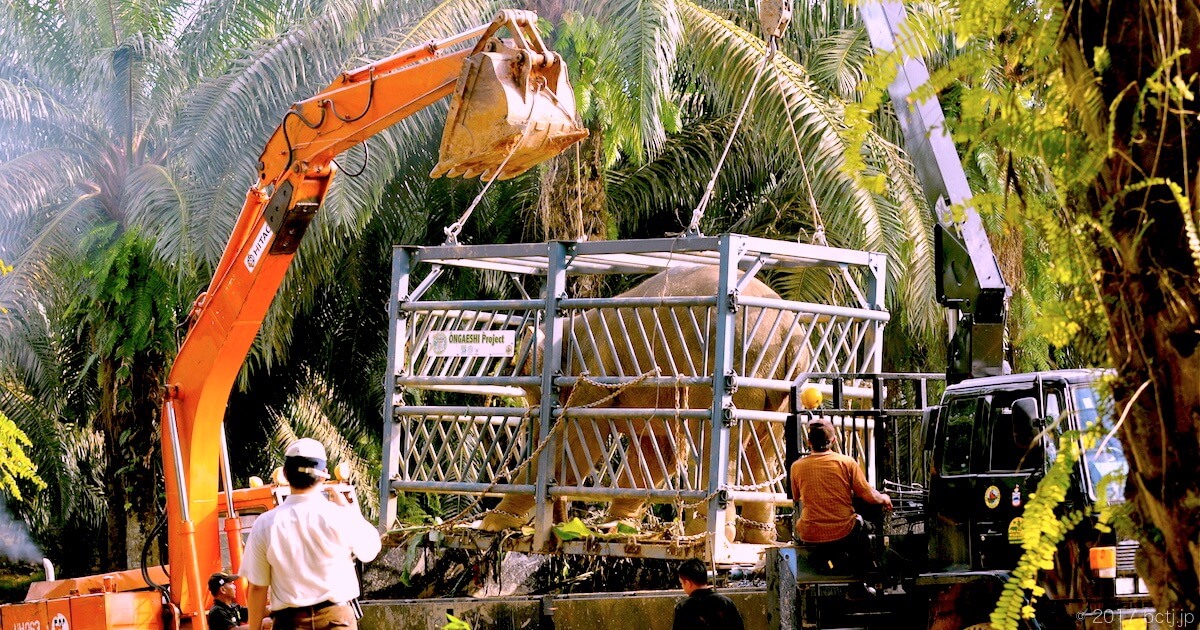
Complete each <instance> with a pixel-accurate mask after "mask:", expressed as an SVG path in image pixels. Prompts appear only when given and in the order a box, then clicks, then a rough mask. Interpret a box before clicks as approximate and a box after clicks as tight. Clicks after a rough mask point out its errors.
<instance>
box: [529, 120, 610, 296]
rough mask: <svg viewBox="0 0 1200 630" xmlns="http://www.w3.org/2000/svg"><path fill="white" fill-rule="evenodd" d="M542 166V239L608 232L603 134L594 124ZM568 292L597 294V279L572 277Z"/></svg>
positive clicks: (597, 237) (597, 236) (590, 237)
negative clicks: (573, 142)
mask: <svg viewBox="0 0 1200 630" xmlns="http://www.w3.org/2000/svg"><path fill="white" fill-rule="evenodd" d="M588 132H589V133H590V135H589V136H588V137H587V138H586V139H584V140H583V141H582V142H580V143H579V144H577V145H575V147H573V148H571V149H568V150H567V152H566V153H564V154H562V155H560V156H558V157H556V158H554V159H553V160H550V161H549V162H548V163H547V165H546V167H545V168H544V169H543V170H542V177H541V195H540V197H539V199H538V215H539V217H540V219H541V223H542V233H543V237H544V238H545V239H546V240H548V241H549V240H564V241H603V240H607V238H608V236H609V232H610V223H611V217H610V216H609V214H608V197H607V195H606V194H605V190H604V135H603V133H602V132H601V130H600V129H599V128H598V127H597V128H593V129H589V130H588ZM574 280H575V282H574V286H572V287H571V288H570V290H571V294H572V295H574V296H577V297H588V296H593V295H596V294H597V291H598V290H599V288H600V284H601V279H600V278H598V277H596V276H580V277H577V278H575V279H574Z"/></svg>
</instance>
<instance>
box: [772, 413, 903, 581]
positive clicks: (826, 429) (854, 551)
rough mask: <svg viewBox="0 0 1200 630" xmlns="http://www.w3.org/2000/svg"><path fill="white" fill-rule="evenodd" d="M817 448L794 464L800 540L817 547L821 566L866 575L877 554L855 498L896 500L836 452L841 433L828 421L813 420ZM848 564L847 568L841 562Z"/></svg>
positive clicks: (811, 439)
mask: <svg viewBox="0 0 1200 630" xmlns="http://www.w3.org/2000/svg"><path fill="white" fill-rule="evenodd" d="M808 443H809V445H811V446H812V449H813V452H812V453H810V454H808V455H807V456H806V457H802V458H800V459H798V460H796V462H795V463H794V464H792V469H791V477H792V499H793V500H795V501H796V503H797V508H796V513H797V514H799V515H800V519H799V521H798V522H797V523H796V538H797V539H799V540H800V541H802V542H803V543H804V544H805V545H806V546H808V547H810V548H811V549H812V556H810V557H812V558H813V559H815V560H818V564H820V565H825V564H828V566H829V568H830V569H832V570H834V571H838V570H841V571H848V572H849V573H851V574H852V575H855V576H857V577H865V575H866V572H867V570H868V569H869V568H870V565H871V562H872V558H871V549H870V545H868V544H867V530H866V528H865V526H864V524H863V521H862V519H861V518H860V517H859V516H858V514H856V513H855V511H854V497H858V498H859V499H862V500H863V501H865V502H867V503H870V504H874V505H882V506H883V508H884V509H885V510H890V509H892V499H891V497H889V496H888V495H886V494H883V493H882V492H878V491H876V490H875V489H874V488H872V487H871V484H869V483H867V478H866V476H865V475H864V474H863V471H862V468H861V467H859V465H858V463H857V462H855V461H854V460H853V459H851V458H849V457H846V456H845V455H842V454H840V453H836V452H834V451H833V450H832V448H833V446H834V445H835V444H837V431H836V430H835V429H834V428H833V425H832V424H830V423H829V421H828V420H825V419H823V418H818V419H815V420H813V421H812V422H810V423H809V424H808ZM843 562H845V563H846V566H839V565H840V564H841V563H843Z"/></svg>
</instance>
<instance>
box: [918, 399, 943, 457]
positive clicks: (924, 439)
mask: <svg viewBox="0 0 1200 630" xmlns="http://www.w3.org/2000/svg"><path fill="white" fill-rule="evenodd" d="M941 409H942V408H941V407H939V406H937V405H934V406H932V407H926V408H924V409H922V410H921V445H922V448H924V449H925V450H927V451H932V450H933V434H934V431H935V430H936V429H937V422H938V414H939V412H940V411H941Z"/></svg>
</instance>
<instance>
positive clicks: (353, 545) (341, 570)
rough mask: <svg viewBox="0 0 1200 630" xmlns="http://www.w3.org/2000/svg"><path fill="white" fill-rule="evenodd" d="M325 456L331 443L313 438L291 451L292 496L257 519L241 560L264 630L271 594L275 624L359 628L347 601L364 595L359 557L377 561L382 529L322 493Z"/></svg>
mask: <svg viewBox="0 0 1200 630" xmlns="http://www.w3.org/2000/svg"><path fill="white" fill-rule="evenodd" d="M326 460H327V458H326V456H325V447H324V446H323V445H322V444H321V443H320V442H318V441H316V440H313V439H309V438H304V439H300V440H296V441H295V442H293V443H292V445H291V446H289V447H288V448H287V451H285V452H284V462H283V474H284V476H285V477H286V478H287V480H288V484H289V485H291V495H289V496H288V498H287V499H286V500H285V501H284V502H283V505H280V506H279V507H277V508H275V509H273V510H271V511H269V512H267V513H266V514H263V515H262V516H259V517H258V519H256V520H255V521H254V527H253V529H251V530H250V538H249V540H247V541H246V551H245V555H244V557H243V559H242V567H241V571H240V573H241V575H242V576H243V577H245V578H246V580H247V581H249V583H250V588H249V590H248V591H247V593H246V595H247V600H248V602H247V603H248V604H249V608H250V624H249V625H250V630H262V622H263V611H264V610H266V601H267V595H268V592H269V594H270V601H271V618H272V619H274V621H275V629H274V630H293V629H294V628H299V627H303V628H305V629H306V630H326V629H329V628H338V629H339V630H342V629H344V628H349V629H350V630H356V629H357V628H358V621H357V620H356V619H355V617H354V612H353V610H352V609H351V607H350V606H349V605H348V603H349V602H350V601H351V600H353V599H354V598H356V597H358V595H359V589H358V576H357V575H356V574H355V572H354V558H356V557H357V558H358V559H359V560H362V561H363V562H369V561H370V560H372V559H374V558H375V556H376V554H378V553H379V549H380V541H379V533H378V532H377V531H376V530H375V527H374V526H373V525H371V523H369V522H367V520H366V519H365V518H363V515H362V513H361V512H360V511H359V510H358V506H356V505H351V504H349V503H348V502H347V500H346V498H345V497H344V496H342V495H341V494H340V493H337V492H329V493H326V492H324V491H323V487H322V485H321V483H322V482H323V481H324V480H326V479H328V478H329V473H328V468H327V462H326Z"/></svg>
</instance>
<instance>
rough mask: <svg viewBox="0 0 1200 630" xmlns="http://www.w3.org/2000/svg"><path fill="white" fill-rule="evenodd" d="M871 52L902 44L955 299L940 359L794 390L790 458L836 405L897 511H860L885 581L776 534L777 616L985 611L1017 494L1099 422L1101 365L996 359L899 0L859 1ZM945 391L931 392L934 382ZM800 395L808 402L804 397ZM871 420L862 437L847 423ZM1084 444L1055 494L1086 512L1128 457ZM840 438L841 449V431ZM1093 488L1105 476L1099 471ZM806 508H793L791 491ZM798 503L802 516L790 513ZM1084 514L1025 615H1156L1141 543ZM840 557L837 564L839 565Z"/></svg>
mask: <svg viewBox="0 0 1200 630" xmlns="http://www.w3.org/2000/svg"><path fill="white" fill-rule="evenodd" d="M859 9H860V11H861V15H862V19H863V22H864V24H865V26H866V30H867V32H868V35H869V37H870V40H871V43H872V45H873V47H874V48H875V49H876V51H879V52H881V53H893V52H894V53H895V54H897V55H898V56H899V57H900V58H899V60H898V61H897V64H898V66H899V68H898V72H897V76H896V78H895V80H894V81H893V82H892V83H891V85H890V86H889V94H890V96H891V99H892V102H893V103H894V106H895V110H896V115H897V117H898V119H899V122H900V127H901V129H902V130H903V133H904V140H905V148H906V149H907V151H908V154H909V156H910V157H911V158H912V161H913V165H914V167H915V169H916V173H917V176H918V178H919V180H920V182H921V185H922V187H923V189H924V192H925V195H926V197H927V200H928V202H929V204H930V206H931V207H932V208H933V209H934V211H935V214H936V220H937V225H936V229H935V243H934V245H935V273H936V274H937V277H936V293H937V297H938V301H939V302H940V303H941V304H942V305H943V306H945V307H946V308H947V309H950V311H951V312H952V313H954V315H955V316H954V317H952V318H951V319H953V320H954V321H953V324H952V333H951V335H950V340H949V348H948V352H947V360H948V364H947V369H946V373H945V375H944V376H942V375H933V374H861V375H855V374H810V375H807V377H805V378H802V379H800V380H799V381H797V383H796V386H795V387H794V388H793V393H792V401H793V402H792V418H791V419H790V420H789V428H788V432H787V433H788V446H789V448H788V451H789V452H788V455H787V457H788V464H789V467H790V464H791V462H792V461H794V460H795V459H797V458H798V457H800V456H802V455H803V451H804V445H803V440H802V434H803V429H802V427H803V425H804V424H805V423H806V422H807V421H808V420H809V419H811V418H812V417H813V416H825V417H829V418H833V419H834V422H835V424H836V425H837V426H840V427H841V428H842V431H843V436H845V437H846V438H851V439H843V440H842V441H843V442H844V443H847V444H848V445H850V446H851V447H853V446H854V445H855V444H859V445H862V444H868V446H861V447H860V448H858V450H857V452H853V453H848V454H853V455H855V456H857V457H859V460H860V462H862V463H863V464H864V466H865V467H866V468H867V469H868V470H870V471H872V472H873V476H874V478H875V479H876V480H877V481H876V482H875V483H876V485H877V486H878V489H879V490H881V491H884V492H890V493H891V494H892V498H893V501H894V503H895V505H896V508H895V510H894V511H893V512H892V513H890V514H888V515H886V517H885V515H884V514H883V513H882V512H878V513H875V514H871V513H870V508H869V507H866V506H864V507H863V509H862V510H860V513H865V514H867V515H868V516H869V517H870V518H868V519H867V520H868V521H873V522H874V524H875V532H876V534H875V535H874V536H873V537H872V538H871V540H872V546H873V548H874V549H873V551H874V555H875V558H877V560H878V562H877V568H876V570H875V571H873V572H872V573H871V575H869V576H868V581H871V582H874V583H875V584H876V585H878V586H879V587H880V590H879V591H878V592H876V593H874V595H873V596H868V597H865V598H857V597H854V596H853V595H858V594H860V593H861V591H859V590H858V589H857V588H856V589H854V590H853V592H852V596H850V597H849V598H848V593H851V590H850V589H849V588H848V587H849V585H850V584H853V583H855V582H856V581H861V576H859V577H856V576H850V575H846V570H845V569H841V570H839V567H837V566H836V565H835V564H834V563H832V562H826V563H825V566H817V564H816V563H815V562H810V559H811V556H810V555H809V553H808V549H807V548H806V547H805V546H804V545H803V544H800V545H797V546H795V547H787V548H780V549H775V550H772V551H771V553H770V554H769V555H770V560H769V562H768V575H769V583H770V586H769V596H770V598H771V601H772V604H771V607H770V608H771V611H772V613H773V614H775V615H777V617H776V621H777V622H778V627H780V628H788V629H791V628H833V627H838V628H841V627H884V626H887V627H929V628H938V629H941V628H946V629H953V630H959V629H961V628H976V627H978V628H986V627H990V624H989V616H990V614H991V612H992V611H993V609H995V608H996V604H997V601H998V598H999V597H1000V594H1001V592H1002V589H1003V588H1004V585H1005V583H1006V581H1007V580H1008V579H1009V577H1010V575H1011V574H1012V572H1013V570H1014V568H1015V567H1016V566H1017V563H1018V560H1019V559H1020V557H1021V553H1022V542H1023V539H1024V531H1023V530H1024V518H1025V517H1024V514H1023V509H1024V506H1025V504H1026V502H1027V501H1028V500H1029V496H1030V493H1032V492H1033V491H1034V490H1035V489H1036V488H1037V485H1038V482H1039V481H1040V480H1041V479H1042V478H1043V477H1044V476H1045V475H1046V473H1047V472H1048V470H1049V467H1050V464H1051V463H1052V462H1053V461H1054V459H1055V455H1056V449H1057V445H1058V443H1059V442H1058V438H1059V437H1060V436H1061V435H1063V434H1064V433H1066V432H1068V431H1074V432H1083V431H1086V430H1088V429H1091V428H1093V427H1096V426H1099V427H1103V428H1104V429H1106V430H1111V428H1112V416H1111V413H1110V411H1111V410H1110V409H1109V408H1108V406H1107V405H1105V404H1104V403H1103V401H1104V397H1103V395H1102V391H1101V390H1102V388H1101V387H1099V383H1100V381H1101V380H1102V379H1103V372H1100V371H1094V370H1057V371H1048V372H1037V373H1026V374H1012V373H1010V369H1009V366H1008V365H1007V363H1006V361H1005V340H1004V334H1005V321H1006V318H1007V312H1008V298H1009V294H1010V290H1009V287H1008V285H1007V284H1006V283H1005V281H1004V278H1003V276H1002V274H1001V272H1000V266H999V264H998V263H997V261H996V257H995V254H994V253H993V251H992V248H991V244H990V243H989V241H988V238H987V235H986V234H985V232H984V230H983V226H982V223H981V221H980V218H979V214H978V212H977V211H976V210H975V208H973V207H972V206H971V196H972V195H971V190H970V188H969V186H968V183H967V178H966V175H965V173H964V171H963V167H962V163H961V162H960V160H959V157H958V153H957V150H956V149H955V146H954V143H953V141H952V140H951V138H950V136H949V134H948V133H947V131H946V128H945V119H944V116H943V112H942V109H941V105H940V104H939V103H938V101H937V99H936V97H930V98H926V99H924V100H919V101H915V102H914V99H913V98H912V96H913V95H914V94H916V93H917V91H918V89H920V87H921V86H922V85H924V84H925V82H926V81H927V80H928V79H929V73H928V70H927V68H926V66H925V63H924V62H923V61H922V60H920V59H916V58H912V57H910V56H908V55H904V54H902V53H900V52H899V48H900V47H899V46H898V45H897V39H898V37H899V36H900V33H901V32H902V26H903V22H904V15H905V13H904V12H905V9H904V6H903V5H902V4H900V3H898V2H884V3H881V4H880V3H864V4H861V5H860V6H859ZM818 378H819V379H829V380H832V382H833V387H832V392H833V396H832V400H831V401H830V404H828V405H826V406H825V407H824V408H816V407H817V406H818V405H820V404H821V401H820V400H819V397H814V396H812V395H811V394H809V395H807V396H806V395H805V392H804V389H805V387H806V385H805V383H807V382H809V381H811V380H813V379H818ZM847 379H850V380H856V381H857V382H858V383H861V382H862V381H864V380H865V381H868V382H870V383H871V387H870V390H871V392H872V394H871V397H870V400H869V401H868V402H865V404H864V401H850V400H848V398H847V397H846V396H843V395H842V391H843V387H842V385H843V383H844V382H845V381H846V380H847ZM938 390H941V391H942V393H941V397H940V401H938V402H936V403H934V404H931V403H930V400H931V396H933V395H936V393H937V391H938ZM806 398H807V399H808V400H807V401H806V400H805V399H806ZM863 435H870V436H871V438H870V439H868V440H856V439H854V438H856V437H861V436H863ZM1111 438H1112V436H1111V435H1110V439H1106V440H1102V441H1100V442H1099V443H1097V444H1094V445H1092V446H1090V447H1087V446H1085V447H1084V448H1082V457H1081V458H1080V461H1078V463H1077V464H1076V466H1075V468H1074V470H1073V471H1072V474H1071V480H1070V487H1069V489H1068V490H1067V493H1066V498H1065V501H1064V504H1063V507H1064V509H1065V510H1074V509H1082V510H1084V512H1085V513H1086V514H1092V513H1094V512H1093V510H1092V509H1091V508H1093V507H1094V506H1095V505H1096V503H1097V501H1099V500H1101V497H1100V496H1098V493H1104V494H1106V495H1107V500H1109V501H1120V500H1121V498H1122V496H1121V486H1120V484H1119V483H1113V482H1112V479H1114V478H1119V476H1120V473H1122V472H1123V471H1124V470H1125V469H1126V467H1125V460H1124V456H1123V454H1122V452H1121V448H1120V444H1119V442H1118V441H1117V440H1116V439H1111ZM848 450H854V449H853V448H850V449H848ZM1101 486H1102V487H1103V488H1102V489H1101V488H1100V487H1101ZM801 509H802V507H801ZM797 516H798V515H797ZM1103 529H1105V528H1097V527H1096V520H1095V517H1087V518H1085V520H1084V522H1083V523H1081V524H1080V525H1079V526H1077V527H1076V528H1075V529H1074V530H1072V531H1071V532H1070V533H1069V534H1067V537H1066V539H1065V540H1064V542H1063V543H1062V544H1061V545H1060V546H1059V550H1058V552H1057V555H1056V557H1055V561H1054V565H1053V567H1052V568H1049V569H1044V570H1042V571H1041V572H1040V573H1039V579H1038V586H1039V588H1042V589H1045V594H1044V596H1043V597H1042V598H1041V600H1040V601H1039V602H1038V603H1037V606H1036V616H1035V618H1033V619H1024V620H1022V621H1021V623H1023V624H1025V626H1026V627H1049V628H1068V627H1076V626H1079V627H1089V628H1090V627H1114V628H1146V627H1147V621H1148V620H1149V621H1151V624H1150V627H1153V626H1154V624H1153V620H1154V613H1153V610H1152V609H1150V608H1149V599H1148V595H1147V591H1146V587H1145V584H1144V582H1142V581H1141V580H1139V578H1138V577H1137V574H1136V572H1135V569H1134V562H1135V555H1136V552H1137V543H1136V542H1134V541H1124V540H1118V539H1117V538H1116V536H1115V535H1114V534H1112V533H1105V532H1102V530H1103ZM839 573H840V575H839Z"/></svg>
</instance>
